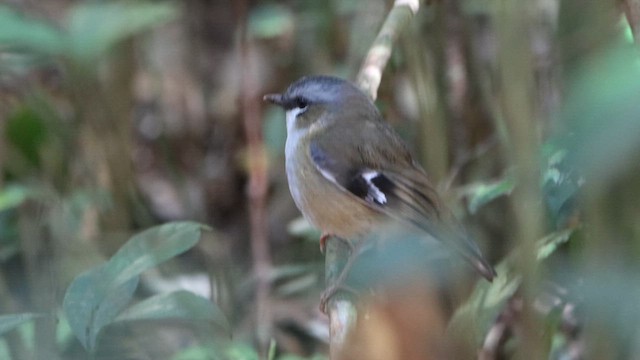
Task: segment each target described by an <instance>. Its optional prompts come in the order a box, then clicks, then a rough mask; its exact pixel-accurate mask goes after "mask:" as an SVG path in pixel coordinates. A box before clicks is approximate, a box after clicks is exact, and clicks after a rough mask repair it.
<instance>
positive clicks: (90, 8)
mask: <svg viewBox="0 0 640 360" xmlns="http://www.w3.org/2000/svg"><path fill="white" fill-rule="evenodd" d="M175 15H176V9H175V8H174V7H173V6H171V5H170V4H168V3H167V2H157V3H142V2H127V3H124V2H88V3H87V2H85V3H80V4H79V5H77V6H75V7H74V8H73V9H72V10H71V13H70V15H69V18H68V29H67V30H68V36H69V41H70V50H71V55H72V57H73V58H74V59H76V60H79V61H85V62H91V61H94V60H96V59H97V58H99V57H100V56H102V55H103V54H104V53H105V52H106V51H107V50H108V49H109V48H111V47H112V46H113V45H115V44H116V43H118V42H119V41H122V40H124V39H126V38H127V37H129V36H131V35H134V34H137V33H140V32H142V31H145V30H148V29H150V28H152V27H154V26H156V25H159V24H161V23H164V22H167V21H169V20H171V19H172V18H173V17H175Z"/></svg>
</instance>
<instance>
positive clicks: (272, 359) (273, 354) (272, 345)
mask: <svg viewBox="0 0 640 360" xmlns="http://www.w3.org/2000/svg"><path fill="white" fill-rule="evenodd" d="M275 358H276V341H275V340H274V339H271V342H270V343H269V352H268V355H267V359H268V360H275Z"/></svg>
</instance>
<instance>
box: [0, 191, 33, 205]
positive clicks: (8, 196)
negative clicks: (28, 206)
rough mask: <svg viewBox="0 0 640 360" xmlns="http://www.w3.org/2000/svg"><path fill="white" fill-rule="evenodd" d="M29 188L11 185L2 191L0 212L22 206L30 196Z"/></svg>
mask: <svg viewBox="0 0 640 360" xmlns="http://www.w3.org/2000/svg"><path fill="white" fill-rule="evenodd" d="M28 194H29V192H28V190H27V188H25V187H24V186H20V185H10V186H7V187H6V188H4V189H2V190H1V191H0V211H4V210H7V209H11V208H15V207H17V206H20V204H22V203H23V202H24V201H25V200H26V199H27V196H28Z"/></svg>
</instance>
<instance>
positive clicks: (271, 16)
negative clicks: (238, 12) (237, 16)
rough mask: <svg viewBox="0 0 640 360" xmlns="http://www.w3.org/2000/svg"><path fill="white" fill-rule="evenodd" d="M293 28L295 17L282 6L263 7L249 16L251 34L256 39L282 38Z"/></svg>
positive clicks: (256, 9) (270, 5)
mask: <svg viewBox="0 0 640 360" xmlns="http://www.w3.org/2000/svg"><path fill="white" fill-rule="evenodd" d="M293 28H294V23H293V15H292V14H291V12H290V11H289V10H288V9H287V8H286V7H284V6H282V5H276V4H268V5H261V6H258V7H256V8H255V9H254V10H253V11H251V14H249V34H250V35H251V36H253V37H256V38H273V37H277V36H281V35H283V34H286V33H290V32H292V31H293Z"/></svg>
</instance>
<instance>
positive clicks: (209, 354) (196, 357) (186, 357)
mask: <svg viewBox="0 0 640 360" xmlns="http://www.w3.org/2000/svg"><path fill="white" fill-rule="evenodd" d="M218 359H221V360H222V359H223V357H222V356H220V355H219V352H218V351H216V349H215V346H206V345H196V346H190V347H188V348H186V349H184V350H182V351H180V352H178V353H176V354H175V355H174V356H173V357H172V358H171V360H218Z"/></svg>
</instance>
